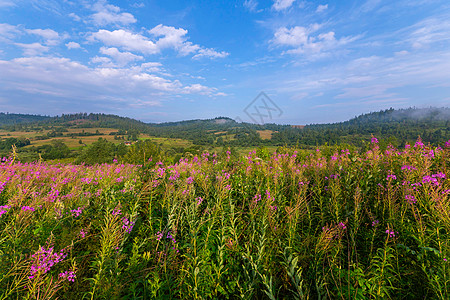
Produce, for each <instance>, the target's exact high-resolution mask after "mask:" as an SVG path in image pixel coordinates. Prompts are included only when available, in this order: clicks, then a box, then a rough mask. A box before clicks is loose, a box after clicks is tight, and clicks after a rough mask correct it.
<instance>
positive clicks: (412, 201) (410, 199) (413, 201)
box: [405, 195, 417, 204]
mask: <svg viewBox="0 0 450 300" xmlns="http://www.w3.org/2000/svg"><path fill="white" fill-rule="evenodd" d="M405 199H406V200H407V201H408V203H409V204H416V203H417V199H416V198H415V197H414V196H413V195H406V196H405Z"/></svg>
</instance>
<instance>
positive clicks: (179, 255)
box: [0, 137, 450, 299]
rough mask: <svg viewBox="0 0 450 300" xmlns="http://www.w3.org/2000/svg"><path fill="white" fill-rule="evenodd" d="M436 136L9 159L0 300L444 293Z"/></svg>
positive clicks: (444, 225) (444, 233)
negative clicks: (69, 159)
mask: <svg viewBox="0 0 450 300" xmlns="http://www.w3.org/2000/svg"><path fill="white" fill-rule="evenodd" d="M442 146H443V148H441V147H437V148H432V147H430V146H427V145H424V144H423V143H422V142H421V140H420V139H419V140H418V141H417V142H416V143H415V144H413V145H406V147H404V148H402V149H395V148H393V147H388V148H387V149H385V150H381V149H380V148H379V146H378V140H377V139H376V138H375V137H373V138H372V140H371V146H370V147H369V148H370V150H368V151H365V152H363V153H358V152H356V151H350V150H349V149H341V148H340V147H335V149H334V150H332V151H331V152H330V151H323V150H320V149H317V150H316V151H306V150H300V149H295V148H279V149H278V150H277V152H275V153H273V154H269V153H262V152H261V151H259V152H257V151H252V152H250V153H248V154H247V155H245V156H243V157H241V158H236V157H232V156H231V155H230V153H229V152H226V153H224V154H223V155H217V154H213V153H203V154H202V155H200V156H190V157H188V158H182V159H180V161H179V162H178V163H176V164H166V163H164V162H161V161H159V162H158V161H152V160H151V159H150V160H148V162H146V163H145V164H144V165H128V164H120V163H118V162H115V163H113V164H102V165H95V166H85V165H70V164H66V165H62V164H56V165H50V164H46V163H41V162H36V163H29V164H22V163H20V162H15V161H14V158H4V159H3V160H2V162H1V165H0V192H1V193H0V241H1V243H0V257H1V260H0V297H1V299H49V298H61V299H105V298H110V299H176V298H178V299H214V298H220V299H228V298H230V299H238V298H242V299H419V298H420V299H422V298H430V299H449V298H450V282H449V280H450V266H449V263H450V262H449V260H450V236H449V233H450V199H449V194H450V182H449V178H448V177H449V176H450V174H449V167H450V142H448V143H447V144H446V145H442ZM328 150H329V149H328ZM261 154H264V155H261Z"/></svg>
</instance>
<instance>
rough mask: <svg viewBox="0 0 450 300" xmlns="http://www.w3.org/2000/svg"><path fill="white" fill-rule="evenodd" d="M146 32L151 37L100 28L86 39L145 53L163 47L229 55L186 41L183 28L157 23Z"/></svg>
mask: <svg viewBox="0 0 450 300" xmlns="http://www.w3.org/2000/svg"><path fill="white" fill-rule="evenodd" d="M148 33H149V34H150V35H151V36H152V37H153V39H150V38H149V37H146V36H144V35H141V34H135V33H132V32H130V31H126V30H123V29H119V30H114V31H109V30H105V29H101V30H99V31H98V32H94V33H92V34H91V36H90V37H89V38H88V40H90V41H95V40H97V41H100V42H102V43H104V44H105V45H107V46H115V47H120V48H122V49H124V50H128V51H135V52H139V53H142V54H146V55H150V54H157V53H160V52H161V51H162V50H164V49H173V50H175V51H177V52H178V54H179V55H181V56H186V55H189V54H194V58H200V57H209V58H223V57H226V56H228V55H229V54H228V53H227V52H225V51H221V52H218V51H215V50H214V49H209V48H204V47H201V46H199V45H196V44H193V43H192V42H190V41H187V39H188V37H187V33H188V31H187V30H186V29H183V28H175V27H171V26H165V25H162V24H159V25H157V26H155V27H154V28H152V29H150V30H149V31H148Z"/></svg>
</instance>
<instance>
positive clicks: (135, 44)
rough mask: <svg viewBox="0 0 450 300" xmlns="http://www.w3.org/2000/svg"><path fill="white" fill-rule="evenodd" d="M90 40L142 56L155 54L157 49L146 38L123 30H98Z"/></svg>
mask: <svg viewBox="0 0 450 300" xmlns="http://www.w3.org/2000/svg"><path fill="white" fill-rule="evenodd" d="M90 39H91V40H98V41H100V42H102V43H104V44H105V45H108V46H117V47H122V48H123V49H125V50H129V51H137V52H140V53H144V54H155V53H158V52H159V49H158V48H157V46H156V45H155V43H154V42H152V41H150V40H149V39H148V38H147V37H145V36H143V35H140V34H134V33H131V32H129V31H125V30H123V29H119V30H114V31H109V30H105V29H100V30H99V31H98V32H95V33H93V34H92V35H91V38H90Z"/></svg>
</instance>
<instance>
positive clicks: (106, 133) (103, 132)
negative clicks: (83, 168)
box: [0, 128, 192, 150]
mask: <svg viewBox="0 0 450 300" xmlns="http://www.w3.org/2000/svg"><path fill="white" fill-rule="evenodd" d="M51 131H53V130H42V131H30V132H26V131H13V132H11V131H6V130H0V137H2V138H9V137H14V138H27V139H29V140H30V145H29V146H26V147H33V146H35V147H38V146H42V145H47V144H51V143H52V140H57V141H61V142H63V143H65V144H66V145H67V146H68V147H69V148H70V149H71V150H74V149H79V148H80V147H83V146H86V145H91V144H92V143H94V142H96V141H97V140H98V139H99V138H103V139H106V140H108V141H110V142H113V143H115V144H119V143H123V142H124V140H122V139H120V140H116V139H114V135H110V133H111V132H117V129H113V128H83V129H80V128H68V131H67V132H64V133H63V134H64V136H62V137H52V138H49V139H45V140H40V139H36V137H37V136H43V135H46V134H47V133H49V132H51ZM96 132H99V133H100V134H98V135H95V133H96ZM74 133H75V134H78V133H91V134H94V135H89V136H74V137H73V138H72V137H71V136H67V135H70V134H74ZM125 138H126V136H125ZM139 139H140V140H151V141H152V142H155V143H156V144H158V145H160V146H162V147H163V148H172V147H184V148H187V147H190V146H192V142H190V141H188V140H183V139H175V138H159V137H153V136H150V135H147V134H140V135H139ZM79 140H81V141H82V144H80V143H79ZM26 147H25V148H26Z"/></svg>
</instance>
